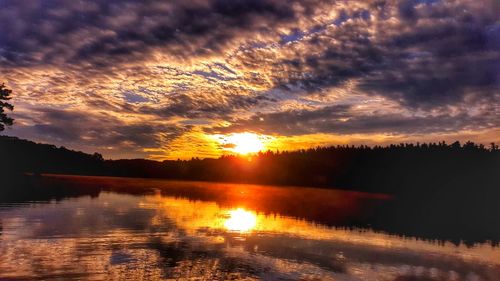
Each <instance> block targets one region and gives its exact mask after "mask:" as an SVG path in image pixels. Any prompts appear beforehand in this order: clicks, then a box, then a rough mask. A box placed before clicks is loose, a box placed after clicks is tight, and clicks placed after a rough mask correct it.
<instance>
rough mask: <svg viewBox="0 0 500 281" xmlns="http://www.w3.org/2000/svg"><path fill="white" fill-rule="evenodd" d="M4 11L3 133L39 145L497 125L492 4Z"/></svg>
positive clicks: (110, 4)
mask: <svg viewBox="0 0 500 281" xmlns="http://www.w3.org/2000/svg"><path fill="white" fill-rule="evenodd" d="M0 5H1V7H2V9H0V34H2V36H0V80H1V81H5V82H7V84H8V86H9V87H11V88H12V89H13V90H14V99H13V100H12V101H13V102H14V104H15V105H16V112H15V114H16V116H18V118H17V119H18V120H17V121H18V123H17V125H16V126H14V128H13V129H12V132H13V133H14V134H17V135H19V136H26V137H29V138H33V139H35V140H44V141H47V142H52V141H54V142H58V143H64V142H68V143H72V144H74V145H86V147H87V148H89V149H91V150H93V149H92V147H98V148H99V149H104V148H105V147H114V148H116V152H117V153H118V151H125V150H127V151H131V147H134V149H132V151H134V153H138V154H137V155H139V156H143V155H144V156H148V155H147V154H145V153H144V152H141V151H143V150H144V149H158V151H160V150H162V149H164V148H165V147H174V148H175V149H181V150H182V149H184V148H185V147H187V145H186V143H185V142H190V141H191V140H192V139H196V141H198V140H203V137H202V136H200V134H201V133H202V132H205V133H215V132H219V133H220V132H228V133H229V132H234V131H248V130H253V131H257V132H261V133H268V134H284V135H288V136H296V135H304V134H311V133H325V134H371V133H380V134H400V135H408V136H410V135H414V134H425V133H428V132H432V133H433V134H439V133H443V134H445V133H450V132H455V133H456V132H463V131H464V130H476V129H477V130H479V129H481V130H482V129H485V130H489V129H491V130H493V129H492V128H498V127H500V124H499V123H498V121H496V120H498V119H499V112H500V108H499V107H500V106H499V105H500V82H499V81H500V77H499V75H500V69H499V68H500V25H499V24H498V19H499V18H498V5H497V4H496V2H495V1H494V0H485V1H473V0H401V1H397V0H373V1H370V0H369V1H333V0H326V1H325V0H302V1H299V0H286V1H281V0H233V1H224V0H187V1H139V0H123V1H118V0H85V1H70V2H68V1H62V0H51V1H35V0H33V1H31V0H28V1H15V0H0ZM360 108H365V109H364V110H361V109H360ZM367 108H368V109H367ZM195 135H196V136H195ZM490 135H491V134H490ZM207 147H208V146H207ZM193 151H196V149H195V148H193ZM207 151H208V148H207ZM180 154H182V153H180ZM212 154H215V153H212ZM212 154H211V155H212ZM176 155H179V154H176ZM155 157H160V156H158V155H156V156H155ZM160 158H161V157H160Z"/></svg>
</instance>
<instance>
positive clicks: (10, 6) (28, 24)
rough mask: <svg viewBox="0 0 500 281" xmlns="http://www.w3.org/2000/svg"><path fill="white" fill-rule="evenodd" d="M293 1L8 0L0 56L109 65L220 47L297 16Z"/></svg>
mask: <svg viewBox="0 0 500 281" xmlns="http://www.w3.org/2000/svg"><path fill="white" fill-rule="evenodd" d="M292 2H296V1H276V0H232V1H224V0H207V1H196V0H192V1H138V0H120V1H118V0H85V1H64V0H50V1H36V0H28V1H18V0H3V1H1V2H0V6H1V8H2V9H1V10H0V34H2V37H0V60H2V61H3V62H2V63H3V64H9V65H13V66H19V65H28V66H29V65H39V64H61V63H68V62H69V63H73V64H85V63H91V64H92V65H93V66H102V65H109V64H116V63H119V62H122V61H130V60H131V59H133V58H141V57H144V56H146V55H147V54H148V53H149V51H150V50H151V49H153V48H155V47H165V48H166V50H167V52H168V53H170V54H171V55H174V56H180V57H187V56H198V55H207V54H212V53H219V52H221V51H222V50H223V49H224V48H225V47H226V46H227V44H228V43H230V42H231V40H232V39H234V38H235V37H238V36H241V35H242V34H244V33H245V32H249V31H266V30H267V32H271V28H272V27H273V26H277V25H278V24H279V23H281V22H291V21H293V20H295V17H296V15H295V11H294V10H293V9H292V5H291V4H292Z"/></svg>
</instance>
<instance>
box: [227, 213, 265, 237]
mask: <svg viewBox="0 0 500 281" xmlns="http://www.w3.org/2000/svg"><path fill="white" fill-rule="evenodd" d="M228 213H229V218H228V219H227V220H226V221H225V222H224V227H225V228H226V229H227V230H229V231H238V232H248V231H250V230H252V229H253V228H255V226H256V225H257V215H255V213H254V212H250V211H247V210H245V209H243V208H238V209H235V210H230V211H229V212H228Z"/></svg>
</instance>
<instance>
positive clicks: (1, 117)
mask: <svg viewBox="0 0 500 281" xmlns="http://www.w3.org/2000/svg"><path fill="white" fill-rule="evenodd" d="M11 93H12V90H10V89H7V87H6V86H5V84H3V83H2V84H0V132H1V131H3V130H4V129H5V126H12V124H13V123H14V119H12V118H10V117H8V116H7V114H6V113H5V109H8V110H14V106H13V105H12V104H10V103H8V102H6V101H8V100H10V99H11V97H10V94H11Z"/></svg>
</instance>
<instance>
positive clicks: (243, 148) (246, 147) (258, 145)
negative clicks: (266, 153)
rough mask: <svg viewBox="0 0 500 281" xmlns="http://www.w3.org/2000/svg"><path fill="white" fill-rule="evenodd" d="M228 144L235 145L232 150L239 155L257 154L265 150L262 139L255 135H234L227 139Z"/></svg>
mask: <svg viewBox="0 0 500 281" xmlns="http://www.w3.org/2000/svg"><path fill="white" fill-rule="evenodd" d="M227 143H228V144H231V145H233V147H232V149H231V150H233V151H234V152H236V153H239V154H249V153H256V152H259V151H262V150H264V148H265V146H264V143H263V141H262V140H261V138H259V136H258V135H256V134H253V133H239V134H233V135H231V136H229V137H228V138H227Z"/></svg>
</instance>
